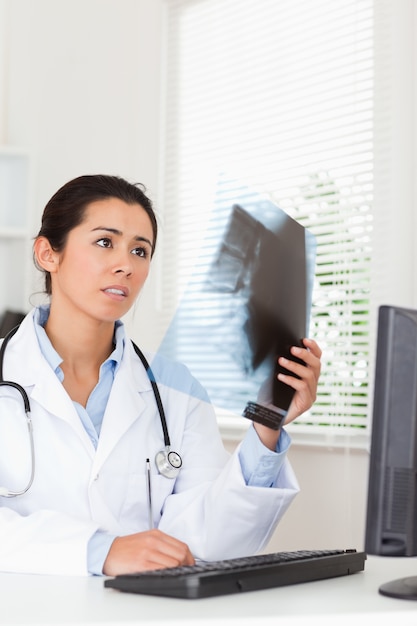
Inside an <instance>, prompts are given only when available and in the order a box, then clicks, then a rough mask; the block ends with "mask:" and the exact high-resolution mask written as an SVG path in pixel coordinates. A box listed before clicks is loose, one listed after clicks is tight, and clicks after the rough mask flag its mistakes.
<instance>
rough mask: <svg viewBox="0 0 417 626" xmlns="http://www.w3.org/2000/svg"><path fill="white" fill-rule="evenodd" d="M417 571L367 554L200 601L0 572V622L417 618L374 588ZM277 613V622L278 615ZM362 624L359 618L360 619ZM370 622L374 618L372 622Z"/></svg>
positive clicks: (410, 562)
mask: <svg viewBox="0 0 417 626" xmlns="http://www.w3.org/2000/svg"><path fill="white" fill-rule="evenodd" d="M411 575H417V557H413V558H406V557H405V558H386V557H385V558H382V557H372V556H370V557H368V559H367V561H366V564H365V571H364V572H360V573H358V574H354V575H351V576H345V577H343V578H335V579H331V580H324V581H316V582H311V583H307V584H302V585H291V586H288V587H280V588H276V589H269V590H265V591H252V592H247V593H240V594H234V595H229V596H222V597H217V598H208V599H202V600H180V599H168V598H159V597H151V596H142V595H136V594H126V593H121V592H119V591H115V590H113V589H106V588H104V586H103V578H99V577H86V578H81V577H80V578H78V577H60V576H55V577H53V576H29V575H20V574H0V623H1V624H2V626H6V625H7V626H9V625H12V624H19V625H20V626H22V625H24V624H27V625H29V624H31V625H33V624H42V625H43V626H46V625H49V624H53V625H54V626H60V625H65V626H69V625H75V624H77V625H78V626H79V625H80V624H81V625H83V624H85V625H87V624H94V626H110V625H114V626H115V625H117V626H132V625H133V624H139V625H143V624H149V625H150V626H162V625H165V626H168V625H169V626H179V625H180V624H181V625H182V626H208V625H209V624H217V625H218V624H222V625H223V624H225V625H227V626H237V625H238V624H239V626H245V625H249V624H251V625H252V626H253V624H257V625H258V624H260V625H262V624H268V625H269V624H271V625H272V624H275V625H276V624H277V623H279V624H280V626H282V625H291V626H297V625H301V624H308V625H309V626H311V624H320V626H323V625H325V626H327V625H328V624H329V625H330V624H332V626H333V625H334V623H335V620H336V619H337V622H336V623H337V624H338V626H339V625H341V626H344V625H345V624H346V625H347V624H348V623H349V624H351V625H352V624H353V625H354V624H355V620H357V619H358V618H359V619H360V618H371V617H372V618H374V619H375V618H377V619H378V622H379V625H381V624H384V625H385V624H392V620H393V619H396V618H398V620H401V626H411V625H413V626H415V625H416V624H417V602H414V601H410V600H408V601H407V600H395V599H392V598H386V597H384V596H381V595H380V594H379V593H378V587H379V585H381V584H382V583H384V582H387V581H388V580H391V579H394V578H401V577H403V576H411ZM277 618H279V622H278V621H277ZM360 623H362V622H360ZM372 623H373V622H372Z"/></svg>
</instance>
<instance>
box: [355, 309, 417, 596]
mask: <svg viewBox="0 0 417 626" xmlns="http://www.w3.org/2000/svg"><path fill="white" fill-rule="evenodd" d="M365 550H366V552H367V553H368V554H375V555H380V556H404V557H405V556H415V555H417V310H413V309H406V308H401V307H398V306H386V305H385V306H381V307H380V308H379V312H378V335H377V348H376V363H375V385H374V401H373V417H372V436H371V449H370V465H369V478H368V498H367V515H366V531H365ZM379 591H380V593H382V594H384V595H389V596H391V597H397V598H414V599H417V571H416V576H415V577H414V576H413V577H411V578H410V577H408V578H404V579H400V580H395V581H390V582H388V583H386V584H384V585H382V586H381V587H380V589H379Z"/></svg>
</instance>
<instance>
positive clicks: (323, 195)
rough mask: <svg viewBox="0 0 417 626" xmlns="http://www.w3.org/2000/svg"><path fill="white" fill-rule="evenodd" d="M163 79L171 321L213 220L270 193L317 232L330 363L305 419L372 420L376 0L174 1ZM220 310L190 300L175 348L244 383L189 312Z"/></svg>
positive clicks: (361, 423) (313, 329) (232, 383)
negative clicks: (203, 342)
mask: <svg viewBox="0 0 417 626" xmlns="http://www.w3.org/2000/svg"><path fill="white" fill-rule="evenodd" d="M164 84H165V93H164V101H165V117H164V119H165V124H164V147H163V154H164V163H163V173H162V190H163V194H162V202H161V204H162V205H163V207H164V213H163V227H162V238H163V242H162V245H161V247H160V250H161V249H162V250H163V256H162V259H161V267H162V271H161V273H160V276H161V294H162V298H161V302H163V306H162V305H161V310H162V314H161V320H162V324H163V326H164V327H168V326H169V323H170V321H171V319H172V316H173V314H174V312H175V311H176V312H177V313H178V310H179V309H181V302H182V300H183V299H184V297H185V296H187V297H188V298H189V297H190V294H191V293H192V289H193V282H195V283H198V281H199V280H201V276H202V275H203V273H204V271H205V268H204V262H205V259H204V254H206V258H207V259H208V258H209V257H210V254H211V253H212V252H213V251H212V250H211V249H210V237H212V241H213V245H214V242H215V241H216V236H215V234H214V232H213V228H214V230H215V228H216V226H213V225H216V224H217V228H218V229H219V231H221V229H222V228H223V227H224V223H225V219H226V215H227V212H228V211H229V210H230V207H231V205H232V204H233V203H234V202H236V201H238V202H239V201H243V202H245V201H246V202H250V201H252V200H253V198H254V197H256V198H257V199H263V200H264V201H268V202H271V203H273V204H275V205H277V206H278V207H280V208H281V209H283V210H284V211H285V212H286V213H287V214H288V215H289V216H291V217H293V218H294V219H296V220H297V221H298V222H300V223H301V224H302V225H303V226H305V227H306V228H307V229H308V230H309V231H310V232H311V233H313V234H314V235H315V237H316V241H317V258H316V272H315V279H314V289H313V301H312V316H311V323H310V332H309V335H310V336H311V337H313V338H315V339H316V340H317V341H318V343H319V344H320V346H321V348H322V350H323V370H322V376H321V379H320V384H319V393H318V398H317V401H316V403H315V405H314V407H313V408H312V410H311V411H309V412H308V414H306V415H304V416H302V417H301V418H300V419H298V420H297V423H298V424H306V425H310V426H329V425H332V426H338V427H339V428H341V429H351V428H352V427H359V428H362V427H365V425H366V422H367V417H368V410H369V402H370V397H369V395H370V394H369V389H370V384H369V379H370V367H369V361H370V359H369V356H370V318H371V313H370V311H371V303H370V274H371V259H372V234H373V215H374V212H373V193H374V190H373V158H374V154H373V141H374V137H373V106H374V102H373V97H374V96H373V85H374V3H373V2H372V1H371V0H338V2H334V0H314V1H311V0H258V1H257V2H253V1H252V0H167V2H166V67H165V76H164ZM202 251H203V253H204V254H202ZM191 299H192V297H191ZM212 313H213V311H211V309H210V302H209V301H207V302H205V303H204V304H202V303H201V302H200V303H197V304H196V307H195V308H194V309H192V308H190V307H189V308H188V309H187V312H186V314H185V317H184V319H183V324H182V326H180V327H178V328H177V332H176V333H175V335H174V334H172V335H171V341H170V342H168V343H169V352H170V354H171V356H173V357H174V358H178V359H179V360H181V361H183V362H185V363H186V364H187V365H188V366H189V367H190V369H191V370H192V371H193V372H194V373H196V374H198V370H199V363H198V361H199V360H200V361H205V368H206V369H207V362H208V364H209V365H210V363H211V364H212V376H213V384H214V385H218V386H220V387H221V386H222V385H223V386H224V390H225V393H227V391H228V390H229V391H230V389H232V390H233V392H234V393H236V390H237V389H238V388H239V385H240V384H241V381H239V377H238V376H236V377H234V375H233V374H231V373H230V372H231V369H230V367H229V366H230V363H228V361H227V359H226V360H224V361H223V362H221V363H219V362H218V360H217V361H216V360H215V354H211V355H208V354H205V353H203V352H201V353H200V354H198V351H197V354H196V351H195V344H196V341H198V337H197V338H196V337H194V336H193V335H192V333H190V329H191V328H192V323H193V316H198V317H199V318H201V317H204V316H207V318H208V319H207V323H208V324H209V323H210V320H209V318H210V315H212ZM187 316H188V317H187ZM190 344H191V345H190ZM191 348H193V350H192V349H191ZM211 359H212V360H211ZM197 377H198V376H197ZM209 391H210V389H209ZM220 408H221V407H220ZM242 408H243V407H242Z"/></svg>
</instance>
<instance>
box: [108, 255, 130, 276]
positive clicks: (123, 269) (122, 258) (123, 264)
mask: <svg viewBox="0 0 417 626" xmlns="http://www.w3.org/2000/svg"><path fill="white" fill-rule="evenodd" d="M132 260H133V259H132V255H131V254H130V253H129V252H126V253H125V252H124V253H120V254H119V255H118V258H117V260H116V262H115V264H114V269H113V272H114V273H115V274H125V275H126V276H130V275H131V274H132V271H133V265H132Z"/></svg>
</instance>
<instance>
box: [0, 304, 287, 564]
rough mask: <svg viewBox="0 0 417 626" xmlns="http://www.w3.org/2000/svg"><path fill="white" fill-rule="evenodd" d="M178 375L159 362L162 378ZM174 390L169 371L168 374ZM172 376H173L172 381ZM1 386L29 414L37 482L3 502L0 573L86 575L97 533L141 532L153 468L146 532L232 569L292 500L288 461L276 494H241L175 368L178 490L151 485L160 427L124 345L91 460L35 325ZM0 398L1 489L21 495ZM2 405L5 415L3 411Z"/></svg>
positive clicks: (172, 430)
mask: <svg viewBox="0 0 417 626" xmlns="http://www.w3.org/2000/svg"><path fill="white" fill-rule="evenodd" d="M177 367H183V366H181V365H178V364H176V365H174V364H172V363H171V362H168V361H167V362H166V363H165V365H164V368H165V371H164V372H163V379H164V381H165V383H167V381H169V378H170V375H171V371H170V370H167V369H166V368H177ZM175 372H176V375H175V378H176V379H177V378H178V376H177V373H178V370H175ZM172 373H174V370H172ZM3 375H4V379H5V380H12V381H16V382H18V383H19V384H21V385H22V386H23V387H24V388H25V389H26V391H27V393H28V395H29V398H30V402H31V415H32V421H33V434H34V441H35V455H36V459H35V463H36V471H35V478H34V482H33V485H32V487H31V488H30V490H29V491H28V492H27V493H26V494H25V495H23V496H19V497H16V498H5V497H0V537H1V539H0V571H8V572H27V573H44V574H66V575H70V574H75V575H85V574H87V573H88V572H87V556H86V555H87V544H88V541H89V539H90V537H91V536H92V535H93V534H94V532H95V531H96V530H97V529H102V530H105V531H107V532H109V533H114V534H117V535H125V534H129V533H134V532H139V531H142V530H146V529H147V528H148V509H147V489H146V475H145V464H146V459H147V458H149V459H150V460H151V466H152V498H153V513H154V522H155V525H156V526H157V527H158V528H160V529H161V530H162V531H164V532H166V533H169V534H170V535H173V536H175V537H177V538H178V539H180V540H182V541H184V542H186V543H187V544H188V545H189V547H190V549H191V551H192V553H193V554H194V555H195V556H196V557H198V558H201V559H206V560H212V559H219V558H230V557H234V556H244V555H247V554H251V553H255V552H257V551H259V550H260V549H262V548H263V546H264V545H265V544H266V542H267V541H268V539H269V538H270V536H271V534H272V532H273V530H274V528H275V526H276V524H277V522H278V521H279V519H280V518H281V517H282V515H283V513H284V512H285V510H286V509H287V507H288V506H289V504H290V502H291V501H292V499H293V497H294V496H295V494H296V493H297V491H298V485H297V482H296V479H295V477H294V474H293V472H292V470H291V467H290V465H289V462H288V461H287V460H285V462H284V465H283V467H282V469H281V471H280V473H279V477H278V479H277V484H276V486H275V488H259V487H249V486H247V485H246V484H245V482H244V479H243V477H242V473H241V468H240V463H239V459H238V456H237V451H236V452H235V453H234V454H233V455H232V456H230V457H229V455H228V454H227V453H226V451H225V450H224V447H223V445H222V442H221V438H220V435H219V432H218V428H217V424H216V419H215V415H214V411H213V408H212V406H211V405H210V404H209V403H207V402H204V401H202V400H199V399H198V398H197V397H196V395H198V393H197V394H196V393H195V391H196V390H198V383H197V381H196V380H195V379H194V378H193V377H192V376H191V375H190V373H189V372H188V370H187V369H186V368H183V372H182V381H183V391H178V390H176V389H175V388H172V387H170V386H169V384H159V390H160V394H161V398H162V402H163V405H164V408H165V412H166V418H167V424H168V430H169V435H170V438H171V447H172V449H173V450H176V451H178V452H179V453H180V454H181V456H182V459H183V469H182V470H181V471H180V474H179V476H178V478H177V479H176V480H172V479H169V478H164V477H163V476H161V475H160V474H158V472H157V469H156V466H155V463H154V459H155V455H156V453H157V452H158V451H160V450H161V449H163V447H164V443H163V437H162V429H161V422H160V418H159V414H158V411H157V407H156V403H155V398H154V395H153V391H152V388H151V384H150V382H149V379H148V376H147V374H146V372H145V369H144V367H143V365H142V364H141V362H140V360H139V359H138V357H137V356H136V354H135V353H134V351H133V348H132V346H131V345H130V342H128V345H127V346H126V349H125V350H124V356H123V359H122V362H121V364H120V367H119V370H118V372H117V374H116V376H115V380H114V384H113V387H112V390H111V394H110V397H109V400H108V404H107V408H106V411H105V415H104V419H103V424H102V429H101V434H100V438H99V443H98V447H97V449H95V448H94V446H93V444H92V442H91V441H90V439H89V437H88V435H87V433H86V431H85V429H84V428H83V425H82V424H81V422H80V419H79V417H78V415H77V412H76V410H75V408H74V406H73V403H72V401H71V400H70V398H69V397H68V395H67V393H66V391H65V389H64V388H63V386H62V384H61V383H60V382H59V381H58V379H57V377H56V375H55V373H54V372H53V371H52V369H51V368H50V366H49V365H48V363H47V362H46V360H45V359H44V357H43V356H42V353H41V351H40V349H39V345H38V341H37V337H36V334H35V330H34V325H33V319H32V314H29V315H28V316H27V317H26V318H25V320H24V321H23V322H22V325H21V328H20V329H19V331H18V332H17V333H16V335H15V336H14V337H13V338H12V339H11V340H10V342H9V344H8V346H7V349H6V353H5V359H4V371H3ZM13 394H14V392H13V390H12V391H10V389H8V388H5V387H0V485H1V486H5V487H7V488H9V489H14V490H19V489H22V488H23V487H24V486H25V485H26V483H27V480H28V476H29V474H30V452H29V447H28V436H27V430H26V426H25V420H24V413H23V405H21V406H22V408H20V407H19V412H18V413H16V412H13V411H11V410H9V408H7V411H6V409H5V405H7V407H9V404H10V401H9V400H7V399H6V398H5V396H6V397H10V396H11V395H13ZM2 405H3V406H2Z"/></svg>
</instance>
